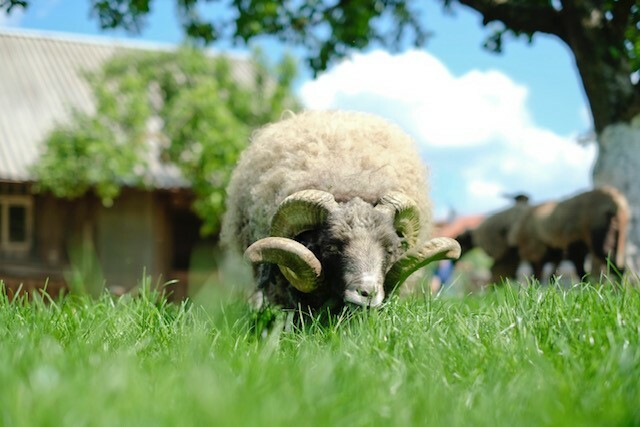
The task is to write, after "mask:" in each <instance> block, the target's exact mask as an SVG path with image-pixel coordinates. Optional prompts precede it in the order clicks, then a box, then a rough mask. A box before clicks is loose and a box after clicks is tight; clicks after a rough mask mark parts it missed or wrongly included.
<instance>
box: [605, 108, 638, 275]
mask: <svg viewBox="0 0 640 427" xmlns="http://www.w3.org/2000/svg"><path fill="white" fill-rule="evenodd" d="M598 146H599V153H598V158H597V160H596V164H595V166H594V168H593V183H594V185H596V186H598V185H605V184H607V185H612V186H614V187H616V188H617V189H618V190H620V191H622V192H623V193H624V194H625V195H626V196H627V200H628V201H629V208H630V210H631V218H630V221H629V230H628V234H627V257H626V258H627V264H628V265H629V267H630V268H631V269H632V270H633V271H634V272H636V273H638V272H640V115H638V116H636V117H635V118H634V119H633V120H632V121H631V122H630V123H627V122H619V123H616V124H611V125H608V126H606V127H605V129H604V131H603V132H602V133H601V134H600V135H599V138H598Z"/></svg>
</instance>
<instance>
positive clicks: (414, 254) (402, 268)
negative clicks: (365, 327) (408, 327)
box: [384, 237, 460, 292]
mask: <svg viewBox="0 0 640 427" xmlns="http://www.w3.org/2000/svg"><path fill="white" fill-rule="evenodd" d="M458 257H460V244H459V243H458V242H456V241H455V240H453V239H450V238H448V237H436V238H435V239H431V240H429V241H428V242H426V243H425V244H424V245H423V246H422V247H420V248H414V249H412V250H409V251H408V252H406V253H405V254H404V255H403V256H402V257H401V258H400V259H399V260H398V261H396V263H395V264H393V266H392V267H391V269H390V270H389V272H388V273H387V276H386V277H385V281H384V287H385V291H387V292H391V291H393V290H394V289H395V288H397V287H398V286H399V285H401V284H402V282H404V281H405V280H406V279H407V277H409V276H410V275H411V274H412V273H414V272H415V271H416V270H418V269H419V268H422V267H424V266H425V265H427V264H429V263H431V262H433V261H439V260H441V259H458Z"/></svg>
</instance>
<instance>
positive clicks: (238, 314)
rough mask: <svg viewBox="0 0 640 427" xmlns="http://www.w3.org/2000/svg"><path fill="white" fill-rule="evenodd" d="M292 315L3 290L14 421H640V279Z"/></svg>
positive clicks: (2, 323) (4, 401)
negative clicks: (301, 318) (320, 315)
mask: <svg viewBox="0 0 640 427" xmlns="http://www.w3.org/2000/svg"><path fill="white" fill-rule="evenodd" d="M269 319H271V320H273V319H275V320H274V322H273V325H274V326H273V327H272V328H271V329H270V332H266V331H265V330H263V329H262V328H261V325H262V324H264V323H265V322H266V321H267V320H269ZM283 325H284V326H285V327H283ZM287 325H288V326H291V325H290V324H287V323H286V316H285V314H284V313H281V312H278V311H275V312H265V313H252V312H250V311H249V310H248V309H247V308H246V307H245V306H244V304H242V303H238V302H233V301H225V302H221V303H220V304H208V305H207V304H205V305H202V304H199V303H194V302H192V303H183V304H170V303H167V302H166V301H164V300H163V299H162V298H159V297H157V296H155V295H153V294H150V293H148V292H143V293H142V294H141V296H140V297H138V298H130V297H124V298H121V299H118V300H114V299H112V298H111V297H109V296H103V297H101V298H98V299H97V300H96V299H90V298H89V297H77V296H70V297H66V298H63V299H60V300H57V301H48V300H47V299H46V297H43V298H35V299H33V300H31V301H27V300H25V299H17V300H14V301H9V299H8V298H6V297H5V298H0V384H1V387H0V425H3V426H34V425H45V426H48V425H51V426H57V425H65V426H75V425H80V426H86V425H96V426H102V425H104V426H113V425H153V426H162V425H171V426H174V425H216V426H218V425H221V426H225V425H230V426H241V425H247V426H254V425H275V426H277V425H290V424H292V423H294V424H296V425H304V426H307V425H309V426H314V425H318V426H327V425H329V426H371V425H374V426H375V425H381V426H382V425H384V426H389V425H398V426H407V425H443V426H457V425H464V426H469V425H472V426H483V425H487V426H494V425H508V426H513V425H517V426H527V425H535V426H539V425H551V426H561V425H579V426H589V425H598V426H602V425H607V426H611V425H638V424H640V381H639V378H640V345H639V344H640V343H639V341H640V292H639V291H638V290H636V289H626V290H615V289H612V288H611V287H605V286H595V287H594V286H588V285H579V286H576V287H574V288H573V289H570V290H563V289H560V288H559V287H545V288H540V287H529V288H526V289H517V288H512V287H505V288H503V289H500V290H498V291H496V292H490V293H487V294H485V295H480V296H467V297H463V298H458V297H449V298H440V297H438V298H431V297H429V296H427V297H421V298H415V299H407V300H398V299H393V300H391V301H390V302H389V303H388V304H387V305H386V306H384V307H383V308H382V309H380V310H375V311H366V310H359V311H354V312H351V313H346V314H344V315H342V316H336V317H333V318H330V319H328V320H327V321H325V322H320V321H317V320H313V319H307V321H306V322H305V323H304V325H301V326H299V327H293V328H292V329H290V328H288V327H287Z"/></svg>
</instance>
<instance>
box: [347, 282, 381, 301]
mask: <svg viewBox="0 0 640 427" xmlns="http://www.w3.org/2000/svg"><path fill="white" fill-rule="evenodd" d="M344 298H345V301H347V302H350V303H353V304H357V305H362V306H369V307H377V306H378V305H380V304H381V303H382V300H383V299H384V290H383V289H382V286H381V285H380V284H379V283H378V281H377V280H375V279H374V278H371V277H369V276H364V277H362V278H361V280H359V281H357V282H356V283H353V284H352V285H351V286H348V287H347V289H346V290H345V293H344Z"/></svg>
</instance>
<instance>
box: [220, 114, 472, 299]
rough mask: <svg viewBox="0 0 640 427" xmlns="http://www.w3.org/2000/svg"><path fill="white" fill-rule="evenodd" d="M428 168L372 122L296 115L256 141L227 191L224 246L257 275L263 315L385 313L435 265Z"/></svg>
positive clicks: (450, 243) (450, 250) (405, 140)
mask: <svg viewBox="0 0 640 427" xmlns="http://www.w3.org/2000/svg"><path fill="white" fill-rule="evenodd" d="M430 232H431V203H430V201H429V200H428V196H427V175H426V167H425V166H424V165H423V163H422V162H421V161H420V157H419V154H418V151H417V149H416V146H415V143H414V141H413V140H412V139H411V138H410V137H409V136H408V135H407V134H406V133H404V132H403V131H402V130H401V129H400V128H399V127H397V126H395V125H392V124H391V123H389V122H387V121H385V120H384V119H382V118H379V117H377V116H374V115H369V114H365V113H356V112H346V111H307V112H302V113H299V114H293V113H290V114H289V115H288V117H285V118H284V119H283V120H281V121H278V122H276V123H272V124H269V125H266V126H264V127H263V128H261V129H259V130H258V131H256V132H255V133H254V134H253V136H252V141H251V143H250V144H249V146H248V147H247V148H246V149H245V151H244V152H243V153H242V155H241V157H240V159H239V161H238V164H237V165H236V167H235V169H234V171H233V173H232V176H231V179H230V182H229V185H228V188H227V209H226V212H225V214H224V217H223V221H222V230H221V243H222V245H223V246H224V247H226V248H227V250H230V251H235V252H240V253H242V252H243V251H244V256H245V258H246V259H247V260H248V261H250V262H251V263H252V264H253V274H254V278H255V280H256V281H257V292H256V293H257V295H258V299H259V302H258V305H260V303H268V304H273V305H277V306H281V307H283V308H297V307H309V308H312V309H315V308H320V307H325V306H328V307H335V306H344V305H351V304H354V305H359V306H368V307H376V306H379V305H380V304H381V303H382V302H383V300H384V299H385V297H386V296H387V295H388V294H389V293H390V292H391V291H392V290H393V289H395V288H396V287H397V286H399V285H400V284H401V283H402V282H403V281H404V280H405V279H406V278H407V277H408V276H409V275H410V274H411V273H413V272H414V271H416V270H417V269H418V268H420V267H422V266H424V265H426V264H427V263H429V262H431V261H435V260H439V259H444V258H457V257H458V256H459V253H460V247H459V245H458V244H457V242H455V240H453V239H448V238H435V239H432V240H428V237H429V234H430Z"/></svg>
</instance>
